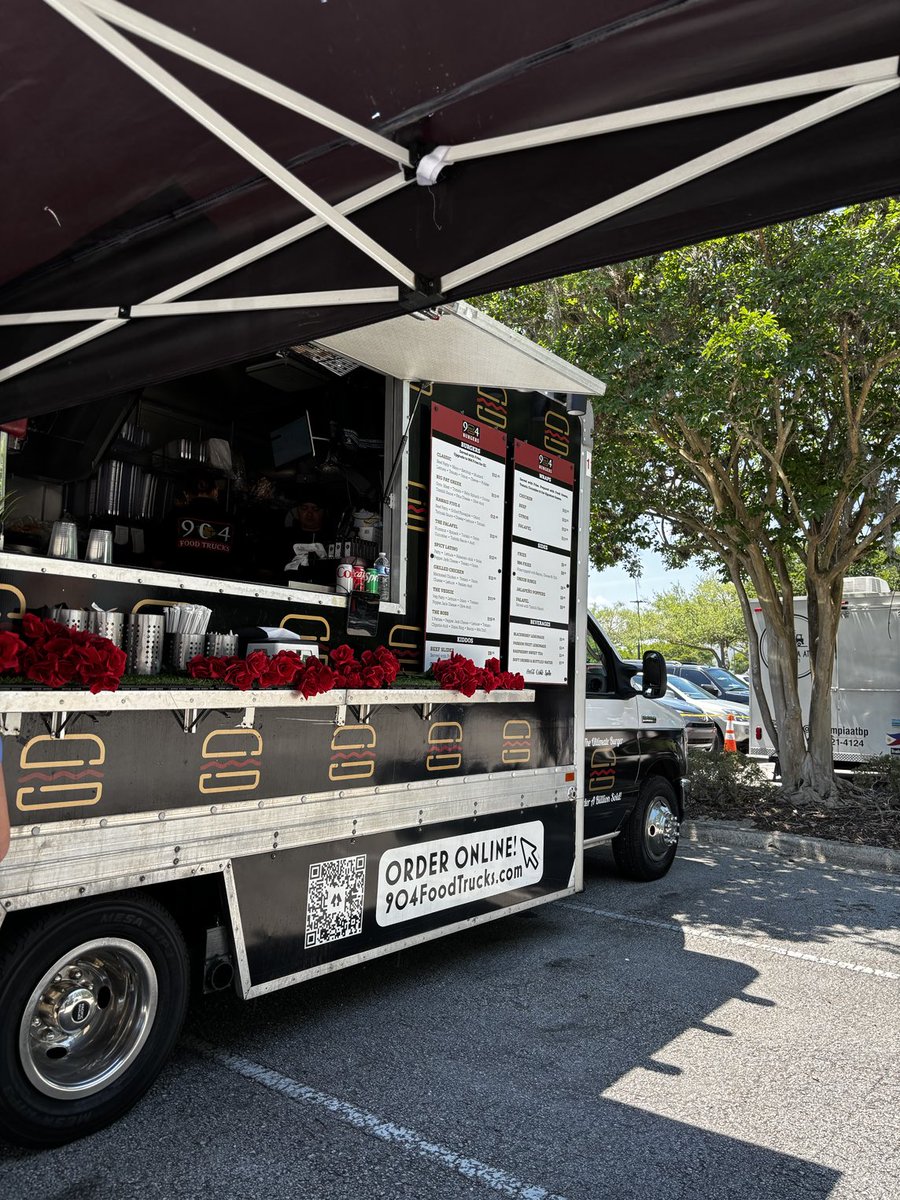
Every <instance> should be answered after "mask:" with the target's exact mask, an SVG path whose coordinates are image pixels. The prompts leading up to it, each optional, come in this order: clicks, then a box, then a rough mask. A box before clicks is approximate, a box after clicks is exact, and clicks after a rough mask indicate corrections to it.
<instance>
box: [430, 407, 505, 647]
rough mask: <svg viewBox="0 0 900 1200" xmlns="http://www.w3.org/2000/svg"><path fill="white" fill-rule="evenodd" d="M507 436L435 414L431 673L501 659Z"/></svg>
mask: <svg viewBox="0 0 900 1200" xmlns="http://www.w3.org/2000/svg"><path fill="white" fill-rule="evenodd" d="M505 490H506V434H504V433H500V432H499V430H497V429H493V428H492V427H491V426H490V425H487V424H485V423H484V422H483V421H477V420H473V418H472V417H467V416H464V415H463V414H462V413H458V412H454V411H453V410H452V409H449V408H445V407H444V406H443V405H442V404H432V406H431V490H430V498H431V501H430V503H431V509H430V521H429V529H430V545H429V557H428V601H427V610H426V616H425V666H426V668H427V667H429V666H430V665H431V664H432V663H433V662H436V661H437V660H438V659H440V658H447V657H448V656H449V655H450V654H453V653H457V654H465V655H466V657H467V658H471V659H473V660H474V662H475V663H477V664H478V665H479V666H483V665H484V663H485V661H486V660H487V659H489V658H499V656H500V628H501V616H502V596H503V588H502V581H503V518H504V497H505Z"/></svg>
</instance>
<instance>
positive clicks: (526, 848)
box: [519, 837, 538, 870]
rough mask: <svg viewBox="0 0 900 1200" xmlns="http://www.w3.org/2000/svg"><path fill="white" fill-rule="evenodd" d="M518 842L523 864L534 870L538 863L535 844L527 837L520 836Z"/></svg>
mask: <svg viewBox="0 0 900 1200" xmlns="http://www.w3.org/2000/svg"><path fill="white" fill-rule="evenodd" d="M519 842H520V843H521V846H522V855H523V857H524V859H525V866H526V867H531V868H532V870H535V869H536V868H537V865H538V856H537V846H535V844H534V842H529V840H528V839H527V838H523V837H520V838H519Z"/></svg>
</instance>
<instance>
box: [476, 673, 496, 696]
mask: <svg viewBox="0 0 900 1200" xmlns="http://www.w3.org/2000/svg"><path fill="white" fill-rule="evenodd" d="M499 684H500V680H499V678H498V676H496V675H494V674H493V672H491V671H479V672H478V686H479V687H480V688H481V690H482V691H483V692H493V691H494V690H495V689H496V688H497V687H498V686H499Z"/></svg>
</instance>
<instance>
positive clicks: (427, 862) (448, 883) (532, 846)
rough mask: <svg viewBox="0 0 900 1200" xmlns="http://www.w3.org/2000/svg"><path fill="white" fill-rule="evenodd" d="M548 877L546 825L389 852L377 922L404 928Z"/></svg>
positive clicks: (385, 856)
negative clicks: (408, 922) (431, 915)
mask: <svg viewBox="0 0 900 1200" xmlns="http://www.w3.org/2000/svg"><path fill="white" fill-rule="evenodd" d="M543 874H544V826H543V824H542V823H541V822H540V821H529V822H528V823H527V824H524V825H507V826H504V827H503V828H501V829H487V830H483V831H482V832H480V833H465V834H461V835H460V836H459V837H452V838H441V839H439V840H437V841H433V842H423V843H421V844H419V845H417V846H404V847H401V848H399V849H397V850H388V851H387V853H386V854H383V855H382V857H381V862H380V863H379V866H378V902H377V906H376V910H375V915H376V919H377V921H378V924H379V925H382V926H384V925H398V924H400V923H401V922H402V921H411V920H413V919H414V918H416V917H423V916H427V915H428V914H429V913H435V912H440V911H441V910H442V909H445V908H454V907H455V906H457V905H459V904H468V903H470V902H471V901H473V900H484V899H486V898H487V897H488V896H497V895H499V894H500V893H501V892H508V891H512V890H513V889H515V888H520V887H528V886H529V885H531V884H534V883H540V881H541V879H542V878H543Z"/></svg>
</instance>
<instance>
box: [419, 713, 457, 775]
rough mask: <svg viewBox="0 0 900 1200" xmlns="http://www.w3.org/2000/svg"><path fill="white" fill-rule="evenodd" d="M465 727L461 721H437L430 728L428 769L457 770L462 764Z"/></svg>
mask: <svg viewBox="0 0 900 1200" xmlns="http://www.w3.org/2000/svg"><path fill="white" fill-rule="evenodd" d="M462 740H463V728H462V725H460V723H459V721H435V722H434V724H433V725H431V726H430V727H429V729H428V753H427V754H426V755H425V770H426V771H432V772H434V771H456V770H457V769H458V768H459V767H461V766H462Z"/></svg>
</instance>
